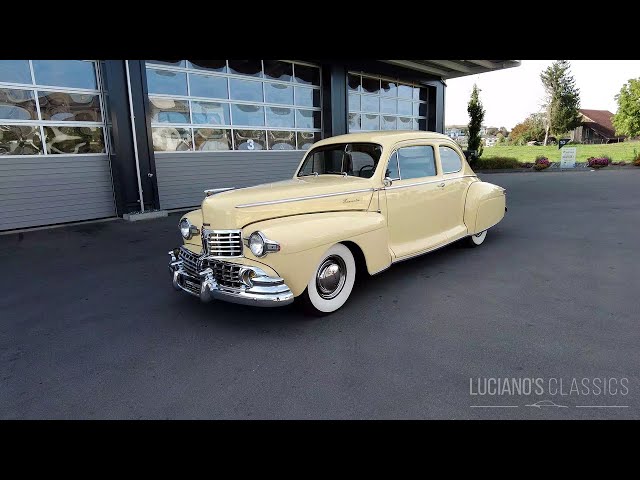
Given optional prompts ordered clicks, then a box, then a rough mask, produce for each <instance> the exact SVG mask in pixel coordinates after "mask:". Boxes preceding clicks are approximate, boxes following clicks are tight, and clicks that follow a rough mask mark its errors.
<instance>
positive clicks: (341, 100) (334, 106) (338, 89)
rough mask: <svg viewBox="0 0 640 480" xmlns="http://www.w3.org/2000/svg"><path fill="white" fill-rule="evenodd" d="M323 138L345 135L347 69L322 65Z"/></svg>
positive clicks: (332, 65) (335, 65)
mask: <svg viewBox="0 0 640 480" xmlns="http://www.w3.org/2000/svg"><path fill="white" fill-rule="evenodd" d="M322 95H323V100H322V118H323V121H324V125H323V128H322V133H323V138H327V137H333V136H335V135H342V134H345V133H347V68H346V67H345V66H344V65H337V64H332V63H325V64H322Z"/></svg>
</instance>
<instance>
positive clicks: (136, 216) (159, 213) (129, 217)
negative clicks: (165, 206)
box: [122, 210, 168, 222]
mask: <svg viewBox="0 0 640 480" xmlns="http://www.w3.org/2000/svg"><path fill="white" fill-rule="evenodd" d="M166 216H168V213H167V211H166V210H154V211H153V212H143V213H125V214H124V215H123V216H122V218H123V219H124V220H126V221H128V222H138V221H140V220H152V219H154V218H162V217H166Z"/></svg>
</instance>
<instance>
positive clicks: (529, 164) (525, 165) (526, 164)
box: [522, 162, 535, 168]
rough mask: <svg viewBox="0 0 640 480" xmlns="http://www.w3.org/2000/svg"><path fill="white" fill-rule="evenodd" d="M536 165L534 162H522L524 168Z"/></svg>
mask: <svg viewBox="0 0 640 480" xmlns="http://www.w3.org/2000/svg"><path fill="white" fill-rule="evenodd" d="M534 165H535V163H533V162H524V163H522V168H531V167H533V166H534Z"/></svg>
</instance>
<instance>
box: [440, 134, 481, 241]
mask: <svg viewBox="0 0 640 480" xmlns="http://www.w3.org/2000/svg"><path fill="white" fill-rule="evenodd" d="M437 153H438V163H439V166H440V171H441V172H442V183H444V186H443V187H441V188H442V198H443V208H444V210H443V212H442V213H443V214H444V215H443V216H442V218H441V222H442V229H443V233H444V236H445V238H446V239H447V240H448V241H453V240H456V239H457V238H460V237H463V236H464V235H466V234H467V227H466V225H465V224H464V202H465V199H466V196H467V189H468V188H469V183H471V182H472V181H474V180H475V178H471V177H472V176H465V175H464V173H463V168H462V166H463V162H462V158H461V157H460V154H459V153H458V152H457V151H456V150H455V149H454V148H453V147H451V146H448V145H443V144H439V145H438V148H437Z"/></svg>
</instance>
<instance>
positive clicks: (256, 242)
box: [249, 232, 266, 257]
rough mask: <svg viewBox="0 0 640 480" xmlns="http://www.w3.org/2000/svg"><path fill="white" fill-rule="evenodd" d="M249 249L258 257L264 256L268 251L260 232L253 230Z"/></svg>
mask: <svg viewBox="0 0 640 480" xmlns="http://www.w3.org/2000/svg"><path fill="white" fill-rule="evenodd" d="M249 249H250V250H251V253H253V254H254V255H255V256H256V257H262V256H263V255H264V254H265V253H266V252H265V250H264V238H262V235H260V233H258V232H253V233H252V234H251V236H250V237H249Z"/></svg>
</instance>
